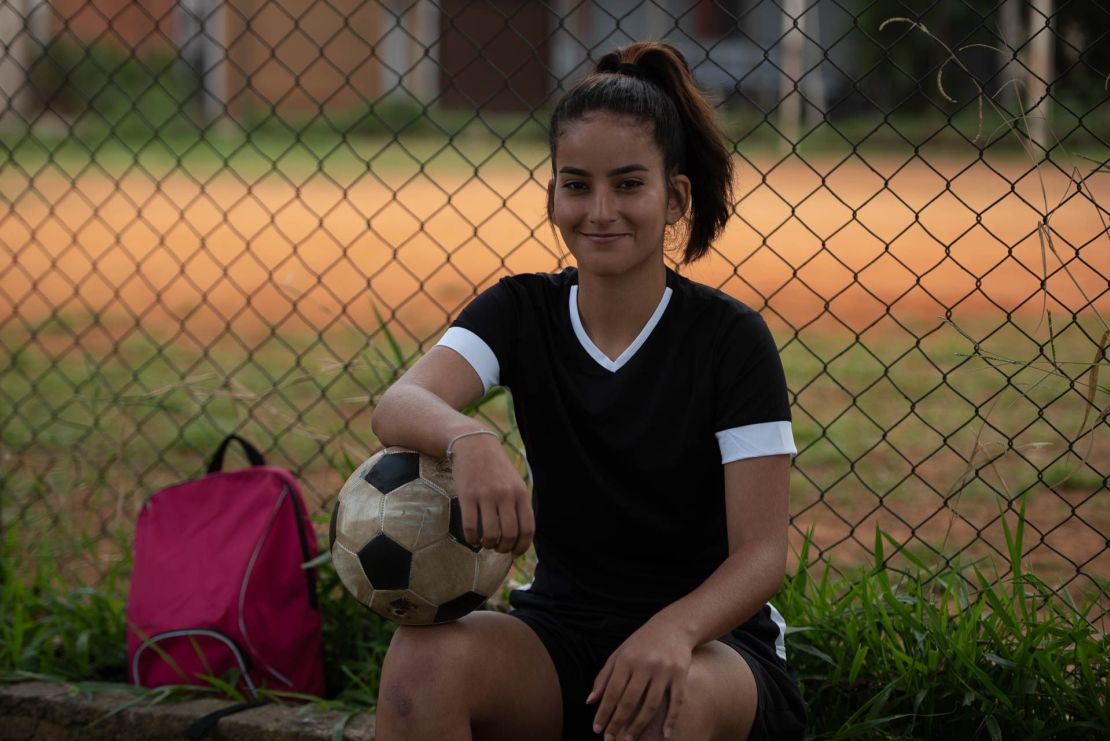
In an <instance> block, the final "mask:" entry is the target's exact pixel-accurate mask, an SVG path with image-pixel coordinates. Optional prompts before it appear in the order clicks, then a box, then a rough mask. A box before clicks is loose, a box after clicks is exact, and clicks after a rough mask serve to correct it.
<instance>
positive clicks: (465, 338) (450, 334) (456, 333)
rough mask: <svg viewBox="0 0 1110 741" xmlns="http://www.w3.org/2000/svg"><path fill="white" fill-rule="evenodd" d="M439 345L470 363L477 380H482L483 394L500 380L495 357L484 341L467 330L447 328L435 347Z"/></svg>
mask: <svg viewBox="0 0 1110 741" xmlns="http://www.w3.org/2000/svg"><path fill="white" fill-rule="evenodd" d="M440 345H442V346H443V347H449V348H451V349H452V350H454V351H455V352H457V353H458V354H459V355H462V356H463V358H464V359H465V360H466V362H468V363H470V367H471V368H473V369H474V372H475V373H477V374H478V378H480V379H482V390H483V392H485V391H489V390H490V387H492V386H496V385H497V384H498V382H499V381H500V380H501V364H500V363H498V362H497V356H496V355H494V354H493V350H490V348H489V345H487V344H486V341H485V340H483V339H482V338H481V337H479V336H478V335H476V334H474V333H473V332H471V331H470V330H469V329H463V328H462V327H449V328H448V329H447V331H446V332H444V333H443V337H440V338H439V342H437V343H436V346H440Z"/></svg>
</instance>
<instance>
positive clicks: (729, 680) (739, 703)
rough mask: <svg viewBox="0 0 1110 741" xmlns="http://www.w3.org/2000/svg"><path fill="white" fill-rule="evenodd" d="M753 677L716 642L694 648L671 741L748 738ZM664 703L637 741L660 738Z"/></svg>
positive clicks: (752, 713) (752, 715)
mask: <svg viewBox="0 0 1110 741" xmlns="http://www.w3.org/2000/svg"><path fill="white" fill-rule="evenodd" d="M757 699H758V696H757V689H756V681H755V676H754V675H753V674H752V670H751V667H750V666H748V663H747V662H746V661H745V660H744V659H743V658H742V657H741V656H740V654H738V653H737V652H736V651H734V650H733V649H731V648H729V647H728V646H726V645H725V644H723V643H721V642H720V641H710V642H709V643H706V644H703V645H701V646H698V647H697V648H696V649H694V655H693V658H692V660H691V662H690V672H689V674H688V675H687V678H686V692H685V699H684V702H683V704H682V707H681V708H680V709H679V711H678V713H679V714H678V718H677V721H676V723H675V726H674V733H673V734H672V735H671V741H684V740H686V739H691V740H693V739H712V740H714V741H717V740H720V741H725V740H726V739H727V741H736V739H744V738H747V737H748V733H749V732H750V731H751V728H752V721H753V720H754V719H755V713H756V707H757ZM668 710H669V707H668V705H667V703H664V705H663V707H662V708H660V710H659V712H658V713H657V714H656V716H655V718H654V719H653V720H652V722H651V723H650V724H649V725H648V727H647V728H646V729H645V730H644V733H643V734H641V736H640V741H655V740H656V739H662V738H663V721H664V720H665V718H666V716H667V711H668Z"/></svg>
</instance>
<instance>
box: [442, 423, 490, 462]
mask: <svg viewBox="0 0 1110 741" xmlns="http://www.w3.org/2000/svg"><path fill="white" fill-rule="evenodd" d="M471 435H493V436H494V437H496V438H497V439H498V440H500V439H501V436H500V435H498V434H497V433H496V432H494V431H493V430H472V431H470V432H464V433H463V434H461V435H455V436H454V437H453V438H451V442H449V443H447V453H446V454H445V456H444V457H445V458H447V462H448V463H451V462H453V459H452V455H453V453H452V451H451V449H452V448H453V447H455V443H457V442H458V441H459V440H462V439H463V438H464V437H470V436H471Z"/></svg>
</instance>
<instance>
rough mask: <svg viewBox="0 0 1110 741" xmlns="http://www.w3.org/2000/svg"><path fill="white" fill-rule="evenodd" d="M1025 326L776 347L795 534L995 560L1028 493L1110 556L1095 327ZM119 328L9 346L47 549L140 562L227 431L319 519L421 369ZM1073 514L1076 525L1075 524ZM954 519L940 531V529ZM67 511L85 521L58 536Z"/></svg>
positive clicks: (400, 345)
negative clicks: (1008, 518) (134, 530)
mask: <svg viewBox="0 0 1110 741" xmlns="http://www.w3.org/2000/svg"><path fill="white" fill-rule="evenodd" d="M1017 321H1019V322H1020V324H1021V326H1022V327H1023V329H1024V330H1025V332H1026V333H1028V334H1029V335H1030V336H1032V337H1033V339H1028V338H1026V337H1025V336H1024V335H1022V333H1021V332H1019V331H1018V330H1017V329H1016V327H1015V326H1010V327H1007V328H1005V329H1003V330H1002V331H1001V332H995V331H993V330H994V326H993V325H991V324H988V323H984V324H983V325H982V326H979V327H972V326H968V327H959V328H957V327H955V326H952V325H948V324H944V323H943V322H941V321H939V320H938V321H936V322H934V323H933V324H932V325H928V324H923V325H922V326H920V327H916V328H911V329H914V333H913V334H910V333H907V332H905V331H903V330H900V329H895V328H893V327H886V328H885V329H882V330H881V331H872V332H869V333H867V334H866V335H864V336H863V337H862V338H861V340H860V341H859V342H856V341H854V339H853V337H852V336H851V335H849V334H845V333H837V332H833V331H829V330H826V329H820V330H819V329H815V328H808V329H804V330H801V331H800V332H797V333H792V332H791V331H788V330H785V329H783V330H782V331H779V330H776V337H778V339H779V341H780V344H781V345H782V359H783V363H784V366H785V369H786V375H787V378H788V383H789V386H790V388H791V389H792V392H793V399H792V401H793V408H792V411H793V416H794V420H793V428H794V434H795V439H796V442H797V444H798V448H799V455H798V457H797V458H796V460H795V474H794V476H793V477H792V482H791V483H792V502H791V504H792V512H793V513H794V514H795V516H796V521H795V525H796V527H797V528H798V530H799V531H804V530H806V529H808V528H809V527H810V526H811V525H816V526H818V532H817V534H816V535H815V545H816V547H817V549H818V551H819V552H820V554H821V555H825V554H826V553H833V552H838V551H839V552H841V553H842V558H843V559H847V560H849V561H850V560H851V559H849V557H848V556H849V552H855V554H856V558H857V560H858V559H859V558H865V557H866V547H865V546H866V540H867V538H866V536H860V535H859V534H858V532H855V530H857V529H859V528H862V531H861V532H864V533H866V532H867V530H868V529H869V528H872V527H874V526H875V525H880V526H882V527H883V528H884V529H885V530H887V531H888V532H890V533H892V534H896V535H899V536H900V537H903V538H905V539H907V541H915V543H911V545H912V546H913V547H914V548H917V549H918V552H919V553H921V554H926V553H930V552H931V553H934V554H939V555H942V556H946V557H956V556H957V555H959V554H960V553H961V552H963V551H964V550H965V549H966V548H970V549H971V550H970V551H968V552H967V554H971V555H987V554H988V553H989V551H988V550H986V549H985V548H984V547H983V543H982V539H986V540H991V539H993V542H995V543H997V542H999V541H1000V539H1001V535H1002V533H1001V530H1000V527H999V525H998V523H997V521H996V519H997V518H996V515H997V512H998V508H999V506H1002V507H1003V508H1008V507H1010V503H1011V502H1013V501H1015V500H1016V498H1017V497H1018V496H1020V495H1021V494H1023V493H1026V492H1028V493H1030V494H1032V495H1033V497H1032V502H1033V504H1032V509H1031V512H1030V521H1031V523H1032V524H1033V526H1034V527H1036V528H1038V529H1039V531H1040V532H1044V531H1049V530H1051V529H1052V528H1053V527H1055V526H1057V524H1058V523H1057V519H1054V518H1058V517H1066V518H1067V523H1066V524H1065V525H1064V530H1062V531H1059V532H1057V533H1056V534H1055V535H1052V536H1050V538H1049V541H1048V544H1049V545H1051V546H1054V547H1057V548H1058V547H1059V543H1056V542H1055V541H1053V540H1052V538H1060V537H1062V536H1065V535H1067V534H1068V533H1071V532H1073V531H1071V530H1068V528H1073V527H1074V528H1078V529H1077V530H1075V531H1074V532H1076V533H1078V534H1079V535H1081V536H1090V537H1091V538H1093V537H1095V533H1094V532H1093V531H1091V530H1090V528H1089V527H1087V526H1085V525H1083V524H1082V523H1081V522H1079V520H1078V519H1075V518H1074V517H1072V515H1076V516H1078V517H1079V518H1083V519H1086V520H1087V521H1089V522H1090V523H1091V527H1094V528H1096V529H1097V528H1098V527H1099V522H1101V520H1099V517H1100V514H1099V511H1098V510H1097V509H1096V504H1097V502H1096V501H1095V500H1093V499H1091V496H1092V495H1093V494H1095V493H1096V492H1098V491H1100V490H1102V489H1103V488H1104V487H1105V485H1106V484H1105V481H1106V476H1107V474H1108V473H1110V472H1108V471H1107V470H1106V468H1105V465H1104V461H1106V460H1108V459H1110V458H1108V456H1110V439H1107V436H1106V431H1105V425H1104V424H1100V422H1101V420H1100V419H1099V417H1098V415H1097V414H1092V413H1091V410H1092V409H1105V408H1106V404H1107V401H1108V397H1110V393H1108V391H1107V389H1106V388H1105V386H1106V384H1105V380H1102V381H1100V382H1099V383H1098V384H1096V385H1097V386H1099V388H1096V390H1095V391H1094V392H1093V393H1091V394H1089V393H1088V390H1087V384H1086V381H1087V380H1088V378H1089V376H1090V373H1091V370H1092V368H1095V369H1096V370H1098V369H1101V368H1102V366H1092V360H1093V358H1094V357H1095V353H1096V351H1097V350H1098V347H1097V340H1095V339H1092V338H1094V337H1096V335H1097V330H1098V327H1097V326H1096V325H1094V324H1093V323H1091V322H1083V323H1073V324H1071V325H1068V326H1066V327H1064V326H1062V325H1061V324H1060V323H1059V322H1056V323H1054V328H1055V331H1054V335H1053V337H1052V339H1051V341H1049V340H1048V338H1047V324H1045V325H1043V326H1042V328H1041V330H1040V331H1039V333H1038V332H1034V331H1033V330H1034V329H1035V327H1034V326H1033V325H1034V324H1035V321H1034V320H1032V319H1030V320H1027V321H1026V320H1017ZM107 323H108V322H107V321H106V320H104V319H103V318H99V317H92V316H78V315H75V314H58V315H56V316H55V317H53V318H52V319H50V320H48V321H46V322H43V323H42V324H40V325H39V326H35V327H31V328H26V327H20V326H15V325H13V324H11V323H9V324H8V325H6V326H5V327H4V328H2V329H0V344H2V345H3V346H4V347H5V348H7V349H8V350H9V352H8V355H7V362H6V364H5V365H4V366H3V367H2V368H0V420H3V422H2V423H0V444H2V445H3V447H4V448H5V449H6V450H8V451H10V455H9V456H8V457H7V458H6V459H5V460H4V461H2V462H0V465H2V466H3V467H4V476H5V481H6V485H5V487H4V492H3V495H2V496H3V499H4V502H3V504H4V506H5V508H9V511H14V512H19V513H20V515H19V517H18V518H17V519H16V520H15V521H16V522H18V523H19V526H20V527H21V528H23V529H26V530H29V531H30V532H32V533H33V532H36V531H40V530H50V531H51V532H52V533H53V534H54V536H55V537H62V536H63V535H64V536H65V537H69V538H72V539H73V540H74V541H75V542H80V541H81V540H82V538H84V537H86V536H89V537H92V536H94V535H97V534H99V536H100V537H102V538H106V539H108V540H109V541H111V540H115V541H118V543H119V544H120V545H122V544H125V543H126V542H127V538H128V537H129V527H130V522H131V521H132V517H133V515H134V513H135V512H136V511H137V508H138V507H139V506H140V505H141V503H142V501H143V499H144V498H145V497H146V496H147V495H148V494H149V493H150V492H152V491H154V490H156V489H157V488H160V487H161V486H165V485H168V484H170V483H173V482H175V481H177V480H181V479H183V478H187V477H190V476H193V475H196V474H197V473H198V472H199V471H200V469H201V468H202V466H203V463H204V459H205V458H206V457H207V456H208V455H209V454H210V452H211V450H212V449H213V448H214V446H215V445H216V444H217V443H218V441H219V440H220V439H222V437H223V436H225V435H226V434H228V433H230V432H233V431H238V432H242V433H243V434H245V435H246V436H247V437H248V438H250V439H252V440H253V441H255V442H256V444H257V445H259V446H260V447H261V448H262V449H263V450H264V451H266V453H267V456H268V458H269V459H270V460H271V461H273V462H275V463H278V464H281V465H285V466H288V467H290V468H292V469H293V470H295V471H296V472H297V474H298V475H300V476H301V477H302V478H303V479H304V480H305V482H306V489H307V492H308V496H309V498H310V506H312V507H314V508H317V511H320V512H324V511H326V508H327V502H328V501H329V500H330V499H331V498H332V497H333V496H334V493H335V491H337V490H338V486H339V485H340V484H341V483H342V477H341V476H340V474H339V473H338V472H339V471H340V470H341V469H342V467H343V465H344V462H345V461H347V460H356V461H357V460H362V459H363V458H365V457H366V456H367V455H369V453H370V452H371V451H372V450H373V449H375V447H376V446H377V443H376V441H375V440H374V438H373V435H372V433H371V431H370V425H369V413H370V410H371V409H372V406H373V404H374V401H375V400H376V398H377V397H378V396H379V395H380V393H381V392H382V391H384V389H385V388H386V387H388V385H389V384H390V383H391V382H392V381H393V380H394V379H395V378H396V377H397V375H398V373H399V372H400V369H401V368H403V367H404V366H405V365H406V364H407V363H408V362H410V361H411V360H412V359H413V358H414V357H416V355H417V354H418V352H419V350H418V348H417V346H416V344H415V341H414V340H413V339H412V338H405V337H404V336H403V335H401V334H396V335H395V334H392V333H390V332H387V331H385V330H384V329H383V328H384V327H385V325H384V324H383V325H382V327H381V328H379V329H378V330H377V331H376V332H375V331H369V330H363V329H360V328H358V327H355V326H353V325H351V326H347V325H339V326H337V327H335V328H333V329H331V330H328V331H325V332H322V333H320V334H315V335H313V334H307V333H302V334H290V333H285V334H261V335H258V336H256V337H254V338H246V337H233V338H224V339H223V340H221V341H219V342H216V343H213V344H211V345H210V346H207V347H203V348H202V347H200V346H199V345H196V344H192V343H187V342H185V341H183V340H182V339H180V338H177V339H174V338H172V337H168V336H160V335H159V334H158V333H156V332H153V331H152V330H149V329H147V330H144V331H143V332H135V331H132V332H130V333H129V334H127V335H126V336H124V337H121V338H118V339H113V338H111V337H109V336H108V333H107V332H106V331H104V330H103V329H101V328H102V327H103V326H104V325H105V324H107ZM75 338H80V340H75ZM976 343H978V349H976ZM1007 359H1010V360H1012V361H1013V362H1003V361H1005V360H1007ZM1103 363H1105V361H1103ZM1101 377H1102V378H1105V375H1104V374H1103V376H1101ZM1088 396H1090V398H1088ZM510 405H511V400H510V399H509V398H508V396H507V395H499V394H496V393H495V394H494V395H491V397H490V398H489V399H488V400H487V402H486V403H485V404H484V405H482V406H481V408H480V411H479V413H480V414H483V415H484V416H485V418H486V419H487V421H488V422H489V423H490V424H491V425H493V426H495V427H497V428H499V429H501V430H503V431H504V432H505V434H506V436H507V438H506V439H507V440H508V442H510V444H511V445H513V446H514V447H515V448H516V449H517V450H519V448H520V441H519V437H518V436H517V433H516V431H515V430H514V429H513V426H512V424H511V418H512V415H511V411H510V409H511V406H510ZM1065 502H1066V503H1070V504H1067V506H1071V507H1074V508H1075V509H1074V511H1071V512H1069V511H1067V510H1066V509H1065V510H1064V511H1063V514H1061V513H1060V511H1058V510H1059V508H1060V507H1063V506H1065V505H1064V503H1065ZM1050 505H1051V506H1050ZM1056 505H1059V506H1056ZM938 507H944V508H945V513H944V514H943V515H940V516H935V515H934V513H935V510H936V509H937V508H938ZM1046 507H1048V509H1046ZM1052 507H1056V508H1055V509H1053V508H1052ZM830 509H831V510H833V511H835V512H836V513H838V514H839V515H840V516H841V517H843V518H845V519H846V520H847V521H848V523H849V524H844V523H840V522H839V521H838V520H837V519H836V518H835V516H830V512H829V510H830ZM62 512H66V513H73V514H74V515H75V516H74V517H70V518H62V520H61V521H59V518H60V515H59V513H62ZM79 514H83V515H85V516H84V517H80V516H76V515H79ZM895 515H897V517H900V518H901V519H902V520H904V521H905V522H908V523H909V525H908V526H907V525H906V524H904V523H903V522H901V521H899V520H898V519H897V518H896V517H895ZM930 516H931V517H930ZM984 518H986V519H984ZM988 520H995V521H994V522H993V523H991V522H988ZM953 523H954V524H953ZM910 526H912V527H913V528H915V529H914V531H913V532H910V531H909V529H908V527H910ZM972 526H974V527H975V528H977V529H979V530H981V533H980V536H981V538H980V539H975V540H973V542H972V543H971V545H970V546H969V545H968V543H967V542H966V538H965V537H963V536H962V535H960V533H961V532H962V531H960V530H959V527H963V528H964V529H965V530H966V529H967V528H969V527H972ZM953 527H956V530H955V531H953V530H952V528H953ZM853 528H854V529H853ZM965 534H966V533H965ZM843 538H847V540H843V542H841V541H842V539H843ZM63 540H64V538H63ZM837 543H839V545H837ZM860 543H863V545H862V546H861V545H860ZM1100 543H1101V541H1100ZM830 548H831V549H832V550H831V551H830V550H828V549H830ZM1030 548H1031V549H1039V550H1038V551H1037V554H1034V555H1037V557H1038V558H1041V559H1042V561H1041V563H1040V564H1039V565H1040V566H1044V567H1045V568H1048V569H1050V570H1049V571H1047V572H1045V573H1043V574H1042V576H1044V578H1046V579H1050V580H1055V579H1057V578H1058V577H1059V578H1063V577H1066V576H1067V575H1068V573H1069V572H1070V574H1071V576H1072V577H1074V576H1075V571H1074V568H1073V567H1072V565H1071V562H1070V561H1069V560H1068V559H1067V558H1064V557H1061V556H1058V555H1054V554H1053V553H1052V551H1051V550H1050V549H1049V548H1047V547H1046V546H1044V545H1043V544H1041V543H1040V541H1038V540H1036V539H1031V542H1030ZM922 549H923V550H922ZM78 550H79V549H78ZM967 554H965V555H967ZM1091 555H1096V554H1091ZM1071 556H1072V559H1073V560H1078V561H1085V560H1087V557H1088V556H1087V555H1085V554H1078V555H1077V554H1071ZM110 557H112V556H110V554H109V552H107V551H103V550H102V551H101V552H97V553H95V554H88V555H82V556H80V559H79V560H80V561H82V562H88V563H86V564H85V565H83V566H82V567H81V568H86V567H87V568H92V569H93V570H94V571H95V570H98V569H101V568H103V566H104V564H103V561H104V559H107V558H110ZM1042 557H1043V558H1042ZM66 568H69V565H68V564H67V566H66ZM1099 568H1101V567H1099V566H1098V563H1097V562H1096V563H1093V564H1092V565H1091V566H1090V567H1089V570H1088V571H1087V572H1085V576H1084V578H1085V579H1087V580H1088V581H1091V580H1092V579H1094V578H1098V577H1099V572H1098V569H1099ZM1101 576H1102V577H1105V576H1106V575H1105V574H1102V575H1101ZM1088 586H1094V582H1091V584H1090V585H1088Z"/></svg>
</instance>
